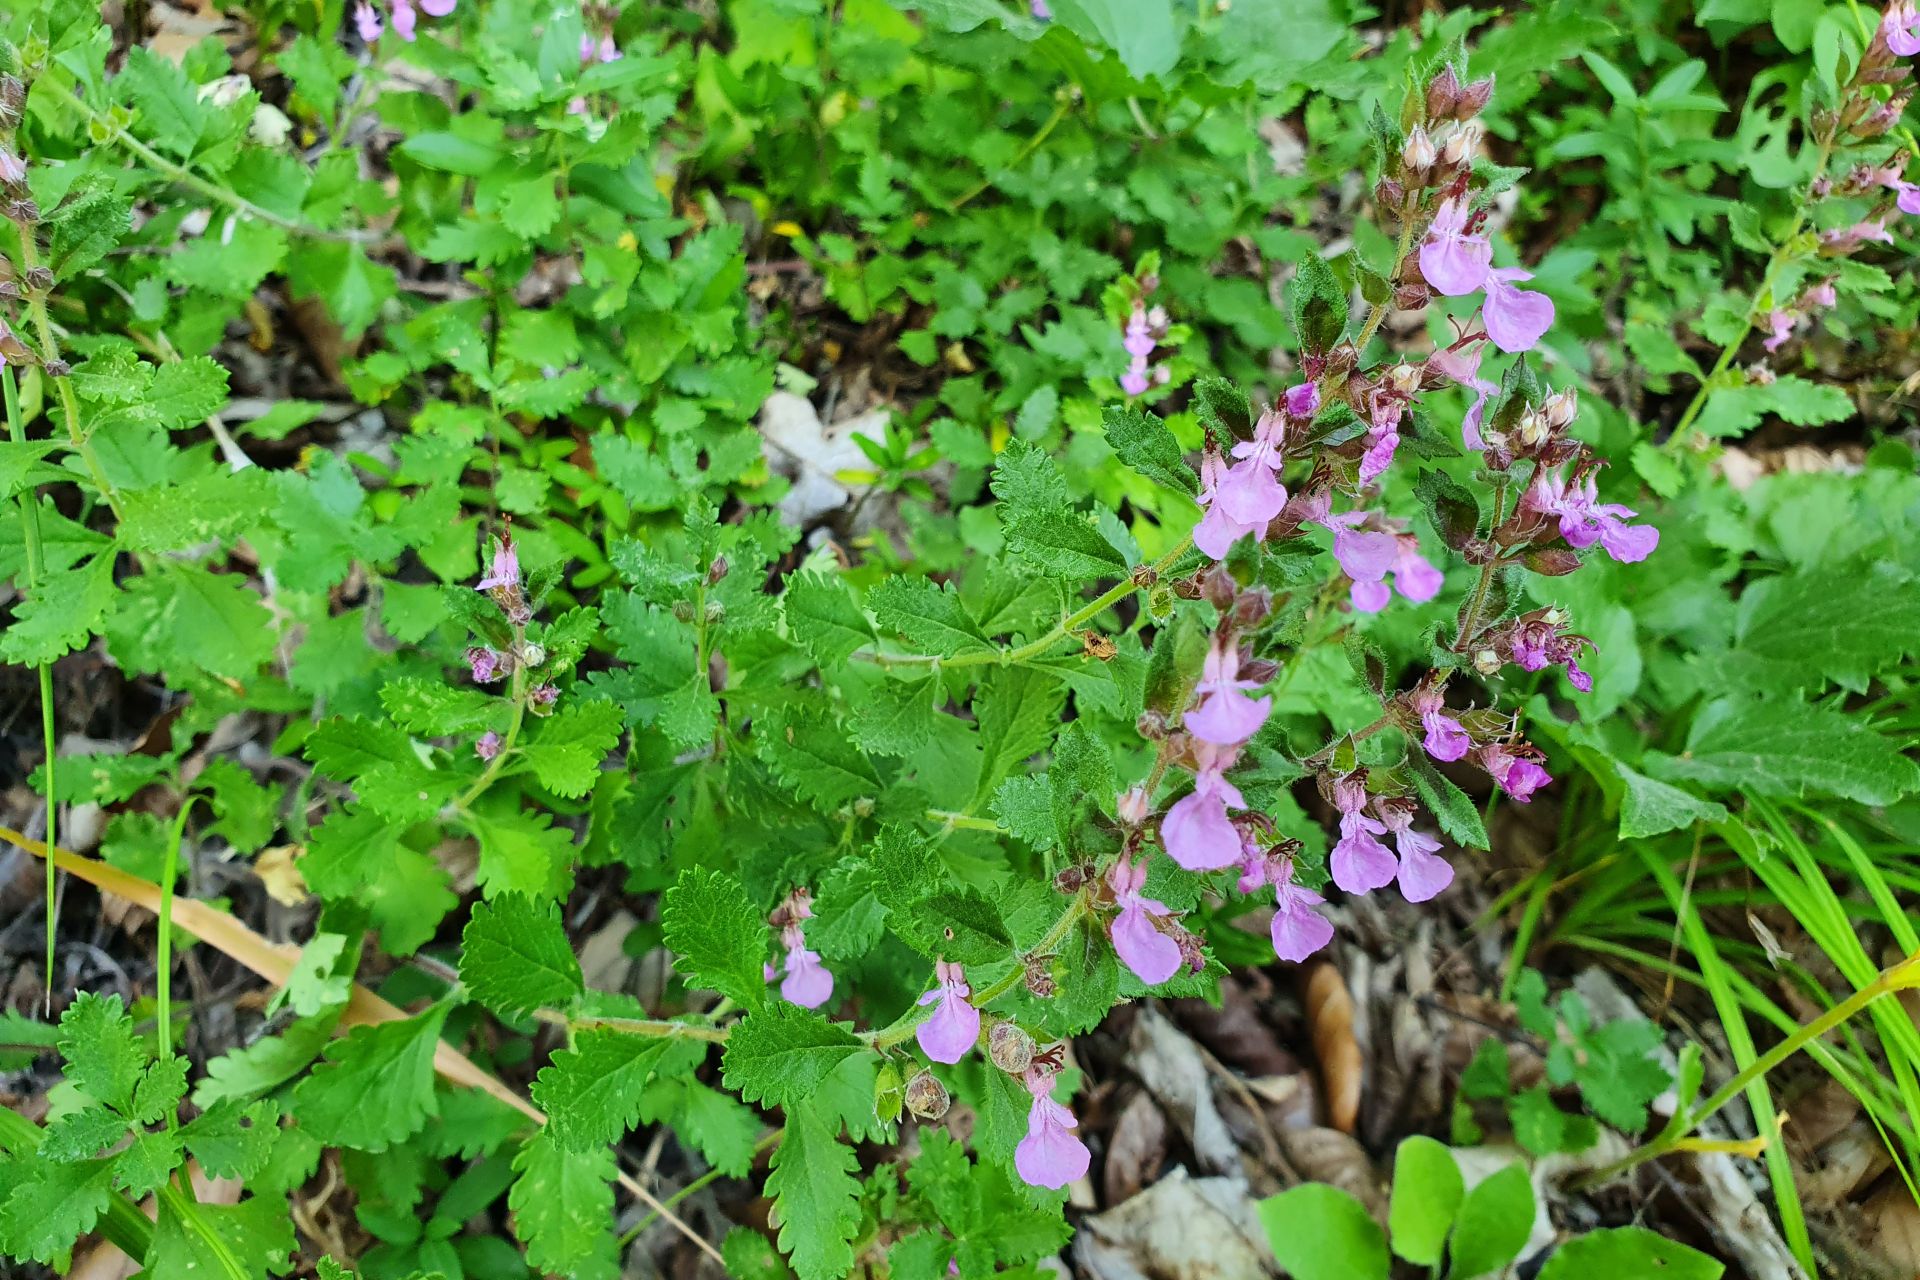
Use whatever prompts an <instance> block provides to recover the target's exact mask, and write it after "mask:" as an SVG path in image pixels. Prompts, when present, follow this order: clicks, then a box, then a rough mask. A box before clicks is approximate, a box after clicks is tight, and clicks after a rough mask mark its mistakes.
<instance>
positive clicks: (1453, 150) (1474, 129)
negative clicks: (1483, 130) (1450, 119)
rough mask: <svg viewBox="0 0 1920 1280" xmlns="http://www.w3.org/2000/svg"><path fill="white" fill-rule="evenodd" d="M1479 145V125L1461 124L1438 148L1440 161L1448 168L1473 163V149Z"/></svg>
mask: <svg viewBox="0 0 1920 1280" xmlns="http://www.w3.org/2000/svg"><path fill="white" fill-rule="evenodd" d="M1479 145H1480V126H1479V125H1474V124H1463V125H1461V126H1460V127H1459V128H1458V129H1455V130H1454V131H1453V133H1452V134H1450V135H1449V136H1448V137H1447V145H1446V146H1444V147H1442V148H1441V149H1440V163H1441V164H1443V165H1445V166H1446V167H1447V168H1449V169H1463V168H1465V167H1466V166H1467V165H1469V164H1471V163H1473V153H1474V149H1475V148H1476V147H1478V146H1479Z"/></svg>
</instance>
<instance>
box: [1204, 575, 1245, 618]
mask: <svg viewBox="0 0 1920 1280" xmlns="http://www.w3.org/2000/svg"><path fill="white" fill-rule="evenodd" d="M1239 590H1240V584H1239V583H1237V582H1235V581H1234V580H1233V574H1231V573H1229V572H1228V571H1227V566H1226V565H1224V564H1216V565H1214V566H1213V568H1211V569H1209V570H1207V572H1206V576H1205V577H1203V578H1201V579H1200V597H1201V599H1203V600H1205V601H1206V602H1207V603H1208V604H1210V605H1212V606H1213V607H1214V608H1216V609H1219V610H1221V611H1222V612H1224V611H1225V610H1227V609H1230V608H1232V607H1233V598H1234V596H1235V594H1236V593H1238V592H1239Z"/></svg>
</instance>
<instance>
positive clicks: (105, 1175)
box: [0, 1160, 113, 1262]
mask: <svg viewBox="0 0 1920 1280" xmlns="http://www.w3.org/2000/svg"><path fill="white" fill-rule="evenodd" d="M112 1198H113V1161H111V1160H76V1161H73V1162H72V1163H68V1164H63V1163H60V1162H57V1161H53V1160H33V1161H31V1162H28V1163H27V1166H26V1168H25V1170H24V1171H22V1173H21V1174H20V1176H19V1178H18V1181H16V1182H14V1184H13V1188H12V1190H11V1191H10V1192H9V1193H8V1195H7V1198H6V1201H5V1203H0V1254H6V1255H7V1256H9V1257H14V1258H30V1259H32V1260H33V1261H35V1262H52V1261H53V1260H54V1259H55V1258H56V1257H58V1256H59V1255H60V1254H62V1253H64V1252H65V1251H66V1250H67V1249H69V1248H71V1247H72V1245H73V1242H74V1241H75V1240H77V1239H79V1238H80V1237H81V1236H83V1235H85V1234H86V1233H87V1232H89V1231H91V1230H93V1224H94V1223H95V1222H96V1221H98V1219H99V1217H100V1215H101V1214H102V1213H104V1212H105V1211H106V1208H107V1204H108V1202H109V1201H110V1200H111V1199H112Z"/></svg>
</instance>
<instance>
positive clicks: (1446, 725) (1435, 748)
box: [1407, 684, 1473, 761]
mask: <svg viewBox="0 0 1920 1280" xmlns="http://www.w3.org/2000/svg"><path fill="white" fill-rule="evenodd" d="M1407 705H1408V706H1410V707H1412V708H1413V711H1414V714H1416V715H1418V716H1419V717H1420V727H1421V728H1422V729H1424V730H1425V731H1426V736H1425V737H1423V738H1422V739H1421V740H1420V745H1421V746H1422V747H1424V748H1426V752H1427V754H1428V755H1430V756H1432V757H1433V758H1434V759H1435V760H1446V761H1453V760H1458V759H1459V758H1460V757H1461V756H1464V755H1465V754H1467V751H1468V750H1469V749H1470V748H1471V747H1472V746H1473V739H1472V738H1470V737H1468V736H1467V731H1466V728H1465V727H1464V726H1462V725H1461V723H1460V722H1459V721H1458V720H1456V719H1454V718H1453V717H1452V716H1450V715H1448V714H1446V703H1445V702H1443V701H1442V700H1441V697H1440V693H1439V691H1438V690H1436V689H1433V688H1431V687H1429V686H1427V685H1424V684H1423V685H1421V686H1420V687H1419V688H1417V689H1415V690H1414V691H1413V692H1412V693H1410V694H1408V695H1407Z"/></svg>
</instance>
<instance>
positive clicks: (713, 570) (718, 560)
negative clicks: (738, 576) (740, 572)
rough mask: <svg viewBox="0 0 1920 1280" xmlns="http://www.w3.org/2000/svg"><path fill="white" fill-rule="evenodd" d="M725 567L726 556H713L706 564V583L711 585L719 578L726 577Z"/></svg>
mask: <svg viewBox="0 0 1920 1280" xmlns="http://www.w3.org/2000/svg"><path fill="white" fill-rule="evenodd" d="M727 568H728V566H727V558H726V557H725V556H715V557H714V558H713V563H712V564H710V565H708V566H707V585H708V586H710V587H711V586H713V585H714V584H716V583H718V582H719V581H720V579H722V578H724V577H726V576H727Z"/></svg>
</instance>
